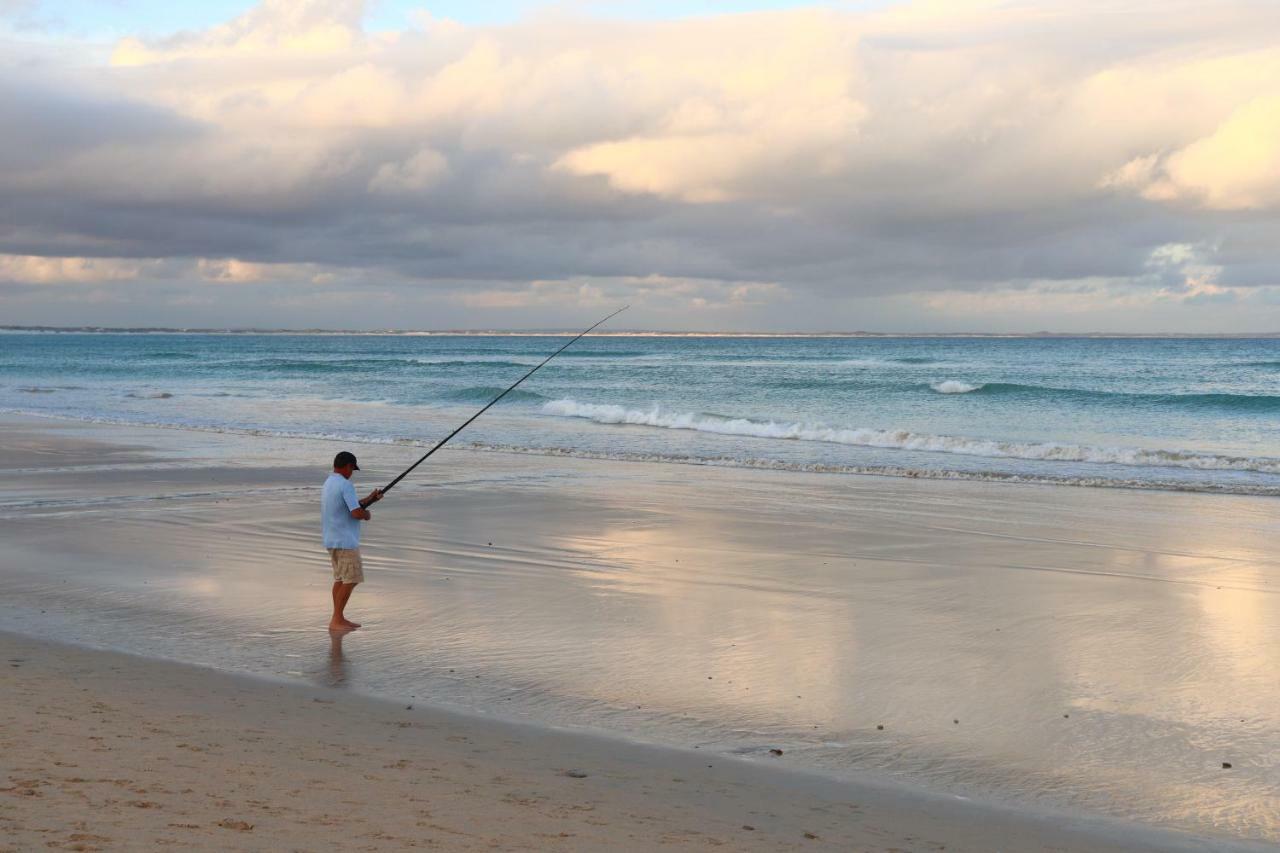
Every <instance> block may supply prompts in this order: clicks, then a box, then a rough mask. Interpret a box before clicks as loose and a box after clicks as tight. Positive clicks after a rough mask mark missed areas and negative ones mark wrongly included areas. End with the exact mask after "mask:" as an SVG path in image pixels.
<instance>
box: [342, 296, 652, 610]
mask: <svg viewBox="0 0 1280 853" xmlns="http://www.w3.org/2000/svg"><path fill="white" fill-rule="evenodd" d="M628 307H629V306H623V307H622V308H619V309H618V310H617V311H614V312H613V313H612V314H610V315H609V316H608V317H605V318H604V320H598V321H596V323H595V324H594V325H592V326H591V327H590V328H589V329H587V330H586V331H585V332H582V333H580V334H578V335H577V336H576V337H573V338H570V340H569V342H568V343H566V344H565V345H564V346H562V347H560V349H558V350H556V351H555V352H553V353H551V355H549V356H547V357H546V358H544V359H543V360H542V361H541V362H539V363H538V364H537V366H535V367H534V368H533V369H532V370H530V371H529V372H528V373H526V374H525V375H524V376H521V377H520V378H519V379H517V380H516V381H515V382H514V383H513V384H512V385H511V387H510V388H508V389H507V390H505V391H503V392H502V393H501V394H499V395H498V396H496V397H494V398H493V399H492V400H490V401H489V402H488V403H486V404H485V407H484V408H483V409H481V410H480V411H478V412H476V413H475V414H474V415H472V416H471V417H469V418H467V419H466V420H465V421H463V423H462V426H460V427H458V428H457V429H455V430H454V431H453V432H451V433H449V434H448V435H446V436H445V437H444V438H442V439H440V441H438V442H437V443H436V444H435V446H434V447H432V448H431V449H430V450H428V451H427V452H426V453H424V454H422V457H421V458H420V459H419V460H418V461H417V462H415V463H413V464H412V465H410V466H409V467H408V468H406V469H405V470H404V471H401V472H400V475H399V476H398V477H396V478H395V479H394V480H392V481H391V482H390V483H387V485H385V486H383V487H382V488H381V489H374V490H373V491H372V492H370V493H369V495H368V497H366V498H365V499H364V500H362V501H361V500H356V489H355V486H353V485H351V474H352V473H353V472H355V471H359V470H360V466H359V465H357V464H356V457H355V455H354V454H352V453H348V452H347V451H345V450H344V451H342V452H341V453H339V454H338V455H337V456H335V457H333V473H332V474H330V475H329V479H327V480H325V481H324V492H323V493H322V495H321V498H320V508H321V515H322V517H323V520H324V547H326V548H328V549H329V559H330V561H331V562H332V563H333V618H332V619H330V620H329V630H330V631H352V630H354V629H356V628H359V627H360V623H358V622H352V621H351V620H350V619H348V618H347V617H346V616H345V615H343V609H344V608H345V607H346V606H347V600H348V599H349V598H351V591H352V590H353V589H355V588H356V584H358V583H360V582H362V581H363V580H364V566H363V564H362V563H361V561H360V522H362V521H368V520H370V519H371V518H373V514H372V513H371V512H369V510H368V506H369V505H370V504H375V503H377V502H378V501H380V500H382V496H383V495H384V494H386V493H387V492H389V491H391V490H392V489H394V488H395V486H396V483H399V482H400V481H401V480H403V479H404V478H405V477H407V476H409V474H410V473H411V472H412V471H413V469H414V468H417V467H418V466H419V465H421V464H422V463H423V462H426V461H427V458H428V457H430V456H431V454H433V453H435V452H436V451H437V450H439V449H440V448H442V447H444V446H445V445H446V444H448V443H449V439H451V438H453V437H454V436H455V435H457V434H458V433H460V432H462V431H463V430H464V429H466V428H467V426H468V424H470V423H471V422H472V421H474V420H475V419H476V418H478V417H480V416H481V415H483V414H484V413H485V412H487V411H489V409H490V408H492V407H493V406H494V405H496V404H497V402H498V401H499V400H501V399H502V398H503V397H505V396H507V395H508V394H510V393H511V392H512V391H514V390H516V388H517V386H519V385H520V383H522V382H524V381H525V380H526V379H528V378H529V377H530V376H532V375H533V374H535V373H537V372H538V371H539V370H541V369H542V367H543V366H544V365H545V364H546V363H547V362H549V361H551V359H553V358H555V357H556V356H558V355H559V354H560V353H562V352H564V351H565V350H566V349H568V348H569V347H570V346H572V345H573V344H574V342H575V341H579V340H581V339H582V338H584V337H586V335H587V334H588V333H589V332H591V330H592V329H594V328H596V326H599V325H600V324H601V323H603V322H605V320H608V319H609V318H610V317H616V316H618V315H619V314H621V313H622V312H623V311H626V310H627V308H628Z"/></svg>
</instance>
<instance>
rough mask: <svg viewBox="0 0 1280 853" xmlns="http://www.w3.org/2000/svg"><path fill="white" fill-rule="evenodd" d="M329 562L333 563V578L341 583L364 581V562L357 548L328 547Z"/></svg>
mask: <svg viewBox="0 0 1280 853" xmlns="http://www.w3.org/2000/svg"><path fill="white" fill-rule="evenodd" d="M329 562H331V563H333V579H334V580H336V581H342V582H343V583H364V563H363V562H362V561H361V560H360V549H359V548H330V549H329Z"/></svg>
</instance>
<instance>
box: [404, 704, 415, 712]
mask: <svg viewBox="0 0 1280 853" xmlns="http://www.w3.org/2000/svg"><path fill="white" fill-rule="evenodd" d="M404 709H405V710H406V711H412V710H413V706H412V705H405V706H404Z"/></svg>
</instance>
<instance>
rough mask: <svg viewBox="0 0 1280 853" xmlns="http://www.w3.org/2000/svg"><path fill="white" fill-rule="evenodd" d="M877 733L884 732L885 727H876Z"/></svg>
mask: <svg viewBox="0 0 1280 853" xmlns="http://www.w3.org/2000/svg"><path fill="white" fill-rule="evenodd" d="M876 731H878V732H882V731H884V726H876Z"/></svg>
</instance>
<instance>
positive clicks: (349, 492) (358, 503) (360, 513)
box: [342, 483, 373, 521]
mask: <svg viewBox="0 0 1280 853" xmlns="http://www.w3.org/2000/svg"><path fill="white" fill-rule="evenodd" d="M342 500H343V502H345V503H346V505H347V509H348V510H350V511H351V517H352V518H355V519H359V520H360V521H370V520H371V519H372V518H373V513H371V512H369V510H367V509H365V508H364V507H365V502H364V501H362V500H359V499H357V498H356V490H355V488H354V487H353V486H352V485H351V484H350V483H343V484H342Z"/></svg>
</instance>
